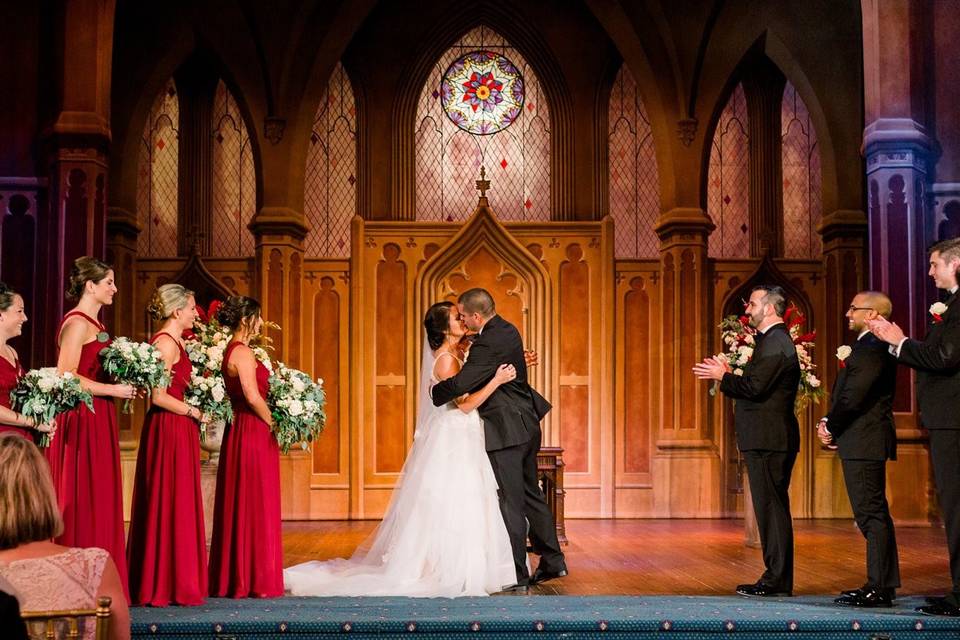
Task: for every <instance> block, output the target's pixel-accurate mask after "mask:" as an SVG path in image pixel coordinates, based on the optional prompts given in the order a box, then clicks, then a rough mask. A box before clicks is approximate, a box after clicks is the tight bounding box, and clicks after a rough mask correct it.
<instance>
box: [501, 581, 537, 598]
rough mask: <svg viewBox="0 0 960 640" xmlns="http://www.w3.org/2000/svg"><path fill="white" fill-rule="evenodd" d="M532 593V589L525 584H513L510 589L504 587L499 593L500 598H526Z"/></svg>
mask: <svg viewBox="0 0 960 640" xmlns="http://www.w3.org/2000/svg"><path fill="white" fill-rule="evenodd" d="M529 592H530V587H528V586H527V585H525V584H511V585H510V586H508V587H504V588H503V590H502V591H500V592H499V593H497V594H496V595H499V596H525V595H527V594H528V593H529Z"/></svg>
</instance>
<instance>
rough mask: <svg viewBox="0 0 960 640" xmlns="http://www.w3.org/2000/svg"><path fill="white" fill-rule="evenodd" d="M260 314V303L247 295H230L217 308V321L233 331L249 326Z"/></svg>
mask: <svg viewBox="0 0 960 640" xmlns="http://www.w3.org/2000/svg"><path fill="white" fill-rule="evenodd" d="M259 315H260V303H259V302H257V301H256V300H255V299H254V298H248V297H247V296H230V297H229V298H227V301H226V302H224V303H223V305H221V306H220V308H219V309H218V310H217V322H219V323H220V324H221V325H222V326H224V327H227V328H228V329H230V330H231V331H236V330H237V329H239V328H240V327H241V326H243V325H244V324H246V326H247V327H249V326H250V325H251V324H252V323H253V320H254V319H255V318H256V317H257V316H259Z"/></svg>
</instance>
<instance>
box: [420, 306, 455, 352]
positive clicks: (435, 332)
mask: <svg viewBox="0 0 960 640" xmlns="http://www.w3.org/2000/svg"><path fill="white" fill-rule="evenodd" d="M452 308H453V303H452V302H437V303H435V304H432V305H430V308H429V309H427V315H425V316H424V317H423V328H424V329H426V330H427V343H428V344H429V345H430V348H431V349H433V350H434V351H436V350H437V349H439V348H440V346H441V345H442V344H443V341H444V339H445V338H446V337H447V329H448V328H449V327H450V309H452Z"/></svg>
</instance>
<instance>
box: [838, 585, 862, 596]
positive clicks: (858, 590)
mask: <svg viewBox="0 0 960 640" xmlns="http://www.w3.org/2000/svg"><path fill="white" fill-rule="evenodd" d="M863 591H864V589H863V587H857V588H856V589H844V590H843V591H841V592H840V595H842V596H856V595H860V594H861V593H863Z"/></svg>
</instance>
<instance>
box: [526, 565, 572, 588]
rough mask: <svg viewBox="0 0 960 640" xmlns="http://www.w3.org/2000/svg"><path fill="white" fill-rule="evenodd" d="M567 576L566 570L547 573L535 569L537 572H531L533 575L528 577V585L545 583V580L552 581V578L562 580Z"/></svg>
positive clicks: (538, 568) (543, 570)
mask: <svg viewBox="0 0 960 640" xmlns="http://www.w3.org/2000/svg"><path fill="white" fill-rule="evenodd" d="M565 575H567V570H566V569H558V570H557V571H547V570H546V569H541V568H540V567H537V570H536V571H534V572H533V575H532V576H530V584H540V583H541V582H546V581H547V580H553V579H554V578H562V577H564V576H565Z"/></svg>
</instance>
